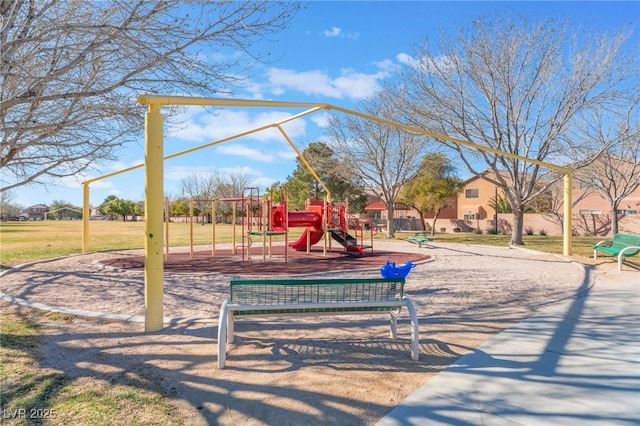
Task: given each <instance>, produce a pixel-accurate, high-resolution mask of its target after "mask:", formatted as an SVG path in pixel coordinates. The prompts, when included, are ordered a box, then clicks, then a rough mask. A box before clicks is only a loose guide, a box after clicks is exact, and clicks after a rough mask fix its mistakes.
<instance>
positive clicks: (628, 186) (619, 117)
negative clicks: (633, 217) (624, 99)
mask: <svg viewBox="0 0 640 426" xmlns="http://www.w3.org/2000/svg"><path fill="white" fill-rule="evenodd" d="M637 94H638V92H635V95H637ZM639 107H640V105H639V104H638V99H637V98H636V99H635V100H634V101H633V103H632V104H631V105H630V107H628V109H627V110H626V111H618V112H621V113H619V114H614V115H613V116H609V117H607V118H606V119H602V117H601V116H600V115H598V116H597V119H595V120H593V121H592V122H591V126H590V129H592V130H593V133H592V138H593V139H594V140H595V141H597V142H598V144H600V145H603V146H606V147H607V148H606V149H605V150H604V152H602V153H601V154H599V155H598V157H597V158H596V160H595V161H594V162H593V163H592V164H591V165H590V166H589V167H587V168H585V169H583V170H582V171H581V173H580V175H579V179H580V180H581V181H582V182H584V183H587V184H588V185H590V186H591V187H592V188H593V190H594V191H596V192H597V193H598V194H599V195H600V196H602V198H604V199H605V200H607V201H608V202H609V205H610V206H611V233H612V234H616V233H617V232H618V216H619V215H624V214H625V212H626V211H627V210H635V211H637V210H638V209H639V208H640V205H626V206H623V205H621V203H622V201H623V200H624V199H625V198H626V197H628V196H629V195H631V194H632V193H634V192H635V191H636V190H637V189H638V188H640V123H639V121H638V117H639V115H638V108H639Z"/></svg>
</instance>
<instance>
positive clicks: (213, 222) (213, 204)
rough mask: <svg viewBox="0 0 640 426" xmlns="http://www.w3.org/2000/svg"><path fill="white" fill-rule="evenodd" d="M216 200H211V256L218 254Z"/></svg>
mask: <svg viewBox="0 0 640 426" xmlns="http://www.w3.org/2000/svg"><path fill="white" fill-rule="evenodd" d="M216 216H217V215H216V200H215V199H214V200H211V256H215V255H216V222H217V220H216Z"/></svg>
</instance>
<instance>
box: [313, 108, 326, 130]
mask: <svg viewBox="0 0 640 426" xmlns="http://www.w3.org/2000/svg"><path fill="white" fill-rule="evenodd" d="M329 116H330V115H329V114H328V113H326V112H322V113H319V114H314V115H313V116H311V121H313V122H314V123H315V124H316V126H318V127H320V128H321V129H324V128H325V127H327V126H328V125H329Z"/></svg>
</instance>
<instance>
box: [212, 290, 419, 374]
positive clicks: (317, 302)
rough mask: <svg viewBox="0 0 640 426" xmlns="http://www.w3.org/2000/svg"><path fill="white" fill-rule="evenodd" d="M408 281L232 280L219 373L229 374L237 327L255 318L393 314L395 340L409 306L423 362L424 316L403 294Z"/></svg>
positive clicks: (414, 351) (414, 352) (223, 311)
mask: <svg viewBox="0 0 640 426" xmlns="http://www.w3.org/2000/svg"><path fill="white" fill-rule="evenodd" d="M404 283H405V280H404V279H403V278H338V279H301V280H297V279H248V280H232V281H231V282H230V288H231V295H230V297H227V298H225V300H224V302H223V303H222V306H221V308H220V318H219V322H218V367H219V368H224V367H225V362H226V344H227V343H233V339H234V322H235V320H236V319H238V318H245V317H251V316H288V315H340V314H342V315H355V314H376V313H388V314H390V317H391V324H390V326H391V337H392V338H395V337H396V335H397V333H396V329H397V317H398V315H399V314H400V310H401V308H402V307H403V306H405V307H406V308H407V311H408V312H409V317H410V319H411V359H412V360H413V361H418V356H419V355H418V353H419V331H418V316H417V314H416V310H415V307H414V306H413V303H412V302H411V301H410V300H409V299H408V298H407V297H406V296H404V294H403V289H404Z"/></svg>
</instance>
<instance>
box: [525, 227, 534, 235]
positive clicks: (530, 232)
mask: <svg viewBox="0 0 640 426" xmlns="http://www.w3.org/2000/svg"><path fill="white" fill-rule="evenodd" d="M524 232H525V233H526V234H527V235H533V229H531V228H527V229H526V230H525V231H524Z"/></svg>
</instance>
